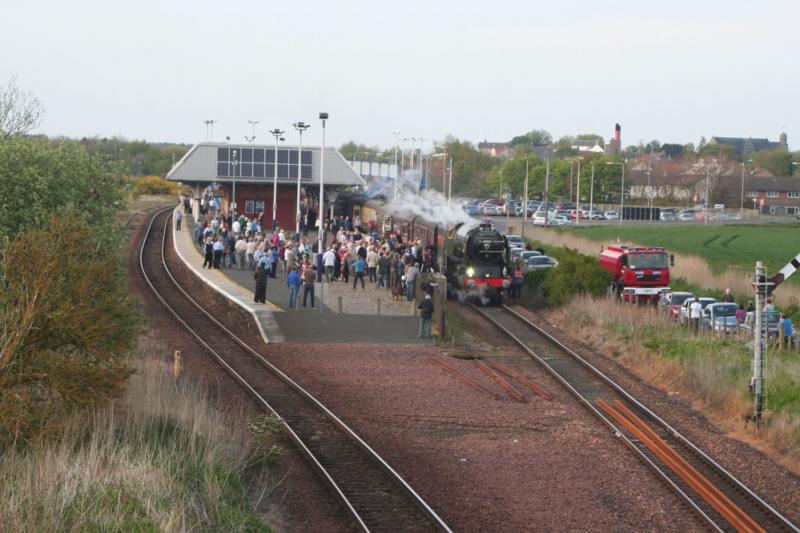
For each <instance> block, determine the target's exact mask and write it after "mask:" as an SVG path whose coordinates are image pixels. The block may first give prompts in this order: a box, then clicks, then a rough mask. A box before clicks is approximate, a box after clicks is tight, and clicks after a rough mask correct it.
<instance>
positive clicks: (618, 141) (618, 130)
mask: <svg viewBox="0 0 800 533" xmlns="http://www.w3.org/2000/svg"><path fill="white" fill-rule="evenodd" d="M621 137H622V126H620V125H619V122H617V123H616V124H614V155H617V154H619V153H621V152H622V138H621Z"/></svg>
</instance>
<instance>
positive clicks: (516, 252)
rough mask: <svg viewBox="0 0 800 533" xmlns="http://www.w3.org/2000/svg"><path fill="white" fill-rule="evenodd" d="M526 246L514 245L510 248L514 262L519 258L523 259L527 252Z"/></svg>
mask: <svg viewBox="0 0 800 533" xmlns="http://www.w3.org/2000/svg"><path fill="white" fill-rule="evenodd" d="M525 251H526V250H525V248H520V247H516V246H515V247H513V248H511V249H510V250H509V255H510V256H511V261H512V262H514V261H515V260H517V259H522V254H523V253H524V252H525Z"/></svg>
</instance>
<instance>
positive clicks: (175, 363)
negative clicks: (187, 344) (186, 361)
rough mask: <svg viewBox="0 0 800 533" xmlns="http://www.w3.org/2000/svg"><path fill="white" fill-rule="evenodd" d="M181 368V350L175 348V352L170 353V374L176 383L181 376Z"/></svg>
mask: <svg viewBox="0 0 800 533" xmlns="http://www.w3.org/2000/svg"><path fill="white" fill-rule="evenodd" d="M181 370H182V368H181V351H180V350H175V353H174V354H172V376H173V378H174V379H175V383H177V382H178V380H179V379H180V377H181Z"/></svg>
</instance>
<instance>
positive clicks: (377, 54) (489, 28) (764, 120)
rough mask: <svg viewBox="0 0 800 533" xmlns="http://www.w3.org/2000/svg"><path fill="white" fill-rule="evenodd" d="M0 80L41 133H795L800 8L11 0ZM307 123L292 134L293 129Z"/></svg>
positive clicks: (686, 136)
mask: <svg viewBox="0 0 800 533" xmlns="http://www.w3.org/2000/svg"><path fill="white" fill-rule="evenodd" d="M0 12H2V18H3V29H2V31H0V50H2V51H3V52H2V55H0V81H7V80H8V79H9V77H10V76H11V75H12V74H16V75H17V78H18V83H19V85H21V86H22V87H23V88H25V89H27V90H29V91H31V92H33V93H35V94H36V95H37V96H38V97H39V98H40V99H41V100H42V101H43V102H44V104H45V106H46V108H47V115H46V118H45V120H44V122H43V124H42V126H41V127H40V128H39V131H40V132H43V133H46V134H48V135H67V136H73V137H78V136H91V135H100V136H111V135H122V136H125V137H128V138H143V139H146V140H148V141H176V142H187V143H193V142H198V141H202V140H205V136H206V128H205V126H204V124H203V121H204V120H205V119H216V120H218V121H219V122H218V123H217V124H216V126H215V138H216V140H220V139H222V138H224V137H225V136H228V135H229V136H230V137H231V138H232V139H235V140H237V141H243V136H244V135H249V134H250V126H249V125H248V122H247V121H248V120H260V121H261V122H260V124H259V125H258V126H257V131H256V136H257V140H258V141H261V142H267V141H268V134H267V133H266V130H268V129H271V128H275V127H278V128H281V129H289V130H291V124H292V122H296V121H306V122H310V123H311V124H312V128H311V129H310V130H309V131H308V132H307V133H306V135H305V140H306V143H313V144H318V143H319V142H320V131H321V130H320V127H319V121H318V120H317V115H318V113H319V112H320V111H327V112H328V113H330V117H331V118H330V120H329V122H328V127H327V142H328V144H336V145H338V144H340V143H341V142H344V141H346V140H350V139H354V140H357V141H360V142H364V143H368V144H378V145H381V146H389V145H391V144H392V143H393V142H394V141H393V135H392V131H395V130H400V131H402V132H403V135H404V136H409V137H410V136H416V137H425V138H428V139H441V138H443V137H444V135H446V134H448V133H451V134H453V135H456V136H457V137H460V138H464V139H468V140H471V141H474V142H478V141H482V140H483V139H488V140H490V141H505V140H508V139H510V138H511V137H512V136H514V135H517V134H520V133H523V132H525V131H528V130H530V129H534V128H536V129H546V130H548V131H550V132H552V133H553V134H554V135H555V136H560V135H564V134H576V133H599V134H601V135H603V136H604V137H605V138H606V139H607V138H608V137H609V136H610V135H611V133H612V130H613V127H614V123H615V122H619V123H620V124H621V125H622V135H623V144H625V145H627V144H635V143H638V141H639V140H645V141H648V140H650V139H654V138H657V139H659V140H661V141H662V142H681V143H684V142H689V141H693V142H697V140H698V139H699V138H700V136H701V135H704V136H706V137H710V136H712V135H718V136H743V137H747V136H752V137H769V138H770V139H771V140H773V141H776V140H777V137H778V134H779V133H780V131H781V129H782V128H785V130H786V132H787V134H788V136H789V144H790V146H791V147H793V148H795V149H796V148H798V147H800V140H798V139H800V111H798V109H800V108H799V107H798V97H799V96H800V91H798V89H800V83H799V82H800V61H798V60H797V57H798V51H799V50H800V46H799V45H800V31H798V20H800V2H797V0H784V1H777V0H775V1H769V0H767V1H761V2H752V1H750V2H743V1H737V0H727V1H717V0H694V1H683V0H678V1H671V2H631V1H627V2H626V1H621V0H620V1H613V0H593V1H588V0H573V1H571V2H532V1H502V0H501V1H482V2H475V1H470V0H458V1H454V0H446V1H430V0H428V1H420V0H406V1H404V2H392V3H388V2H380V1H375V0H371V1H367V0H337V1H327V2H321V1H309V0H290V1H285V2H275V1H274V0H273V1H270V0H266V1H265V0H262V1H235V0H234V1H227V2H220V1H218V0H217V1H213V2H212V1H207V0H193V1H191V2H189V1H175V0H138V1H133V2H124V3H123V2H109V1H108V0H103V1H100V0H72V1H68V2H64V1H62V0H58V1H54V0H42V1H33V0H32V1H28V2H23V1H13V0H6V1H4V2H3V5H2V10H0ZM296 137H297V136H296V134H295V133H294V132H293V131H292V132H291V133H290V134H289V135H287V141H288V142H296Z"/></svg>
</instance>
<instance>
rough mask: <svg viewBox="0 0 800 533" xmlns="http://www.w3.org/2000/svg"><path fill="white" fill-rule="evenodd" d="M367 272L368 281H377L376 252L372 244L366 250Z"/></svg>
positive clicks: (377, 257) (377, 258)
mask: <svg viewBox="0 0 800 533" xmlns="http://www.w3.org/2000/svg"><path fill="white" fill-rule="evenodd" d="M366 260H367V272H368V273H369V282H370V283H377V282H378V260H379V256H378V252H376V251H375V248H374V247H373V246H370V247H369V251H368V252H367V257H366Z"/></svg>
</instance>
